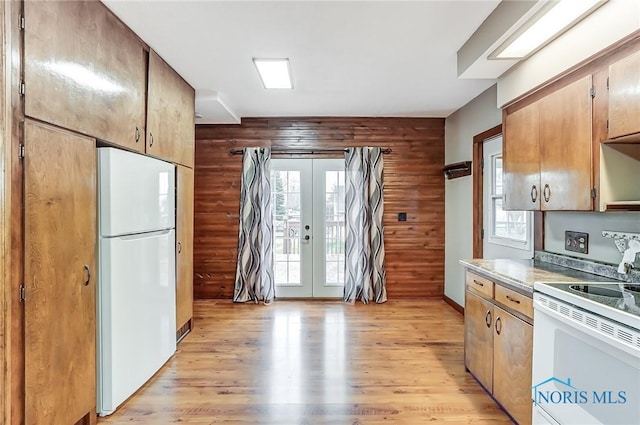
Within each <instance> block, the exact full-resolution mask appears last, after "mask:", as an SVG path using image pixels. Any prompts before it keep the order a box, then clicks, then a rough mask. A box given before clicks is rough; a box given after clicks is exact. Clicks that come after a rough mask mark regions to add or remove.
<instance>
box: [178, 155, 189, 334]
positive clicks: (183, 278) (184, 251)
mask: <svg viewBox="0 0 640 425" xmlns="http://www.w3.org/2000/svg"><path fill="white" fill-rule="evenodd" d="M176 170H177V179H176V180H177V186H178V190H177V202H176V205H177V220H176V226H177V227H176V266H177V267H176V269H177V282H176V326H177V330H179V329H180V328H182V327H183V326H184V325H185V324H186V323H187V322H189V320H191V318H192V316H193V170H192V169H191V168H187V167H183V166H180V165H178V167H176Z"/></svg>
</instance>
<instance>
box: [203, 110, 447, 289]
mask: <svg viewBox="0 0 640 425" xmlns="http://www.w3.org/2000/svg"><path fill="white" fill-rule="evenodd" d="M250 146H272V147H277V148H345V147H350V146H381V147H389V148H391V149H393V152H392V153H391V154H388V155H385V157H384V160H385V172H384V173H385V188H384V196H385V199H384V204H385V205H384V208H385V211H384V225H385V248H386V265H387V291H388V295H389V298H408V297H442V295H443V292H444V177H443V172H442V167H443V165H444V119H443V118H324V117H323V118H249V119H243V120H242V124H241V125H198V126H196V165H195V229H194V295H195V298H231V297H232V294H233V284H234V278H235V271H236V256H237V240H238V212H239V208H240V207H239V203H240V178H241V174H240V173H241V164H242V156H241V155H235V156H233V155H230V153H229V149H231V148H243V147H250ZM338 155H340V154H338ZM399 212H406V213H407V221H406V222H398V221H397V215H398V213H399Z"/></svg>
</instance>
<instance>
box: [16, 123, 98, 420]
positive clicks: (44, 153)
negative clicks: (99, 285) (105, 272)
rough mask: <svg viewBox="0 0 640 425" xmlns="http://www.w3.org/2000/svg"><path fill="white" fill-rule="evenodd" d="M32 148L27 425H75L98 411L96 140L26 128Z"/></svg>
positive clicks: (42, 127) (27, 165) (28, 226)
mask: <svg viewBox="0 0 640 425" xmlns="http://www.w3.org/2000/svg"><path fill="white" fill-rule="evenodd" d="M25 148H26V155H25V159H24V164H25V189H24V190H25V287H26V300H25V375H26V376H25V380H26V382H25V385H26V394H25V414H26V424H27V425H35V424H49V425H69V424H74V423H76V422H77V421H78V420H79V419H81V418H82V417H84V416H85V415H86V414H87V413H91V412H92V414H95V406H96V286H95V277H94V276H95V275H96V268H95V264H94V261H95V247H96V203H97V200H96V152H95V140H94V139H89V138H86V137H81V136H78V135H75V134H72V133H69V132H66V131H62V130H58V129H54V128H52V127H48V126H45V125H42V124H36V123H33V122H30V121H27V122H26V124H25ZM52 158H55V161H52V160H51V159H52Z"/></svg>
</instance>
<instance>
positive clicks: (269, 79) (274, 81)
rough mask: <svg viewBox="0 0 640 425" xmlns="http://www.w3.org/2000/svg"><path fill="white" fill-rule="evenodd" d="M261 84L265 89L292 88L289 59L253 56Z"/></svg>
mask: <svg viewBox="0 0 640 425" xmlns="http://www.w3.org/2000/svg"><path fill="white" fill-rule="evenodd" d="M253 63H254V65H255V66H256V69H257V70H258V74H259V75H260V79H261V80H262V85H264V88H265V89H292V88H293V82H292V80H291V67H290V66H289V59H287V58H285V59H258V58H253Z"/></svg>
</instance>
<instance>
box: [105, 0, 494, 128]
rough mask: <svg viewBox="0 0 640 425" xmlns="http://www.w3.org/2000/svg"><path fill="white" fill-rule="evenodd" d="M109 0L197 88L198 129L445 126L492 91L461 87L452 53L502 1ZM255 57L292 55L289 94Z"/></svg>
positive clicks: (469, 83) (485, 83) (483, 85)
mask: <svg viewBox="0 0 640 425" xmlns="http://www.w3.org/2000/svg"><path fill="white" fill-rule="evenodd" d="M104 3H105V4H106V5H107V6H108V7H109V8H110V9H111V10H113V12H114V13H115V14H116V15H117V16H119V17H120V18H121V19H122V20H123V21H124V22H125V23H126V24H127V25H129V26H130V27H131V28H132V29H133V30H134V31H135V32H136V33H137V34H138V35H139V36H140V37H141V38H142V39H143V40H145V42H147V44H149V46H150V47H151V48H152V49H154V50H155V51H156V52H158V54H160V56H162V57H163V58H164V59H165V60H166V61H167V62H168V63H169V64H170V65H171V66H173V68H174V69H175V70H176V71H177V72H178V73H179V74H180V75H182V76H183V77H184V78H185V80H187V82H189V84H191V85H192V86H193V87H194V88H195V89H196V111H197V112H199V113H201V114H202V115H203V118H201V119H197V120H196V122H197V123H223V122H238V120H239V118H241V117H269V116H407V117H446V116H448V115H449V114H450V113H452V112H453V111H455V110H456V109H458V108H460V107H461V106H463V105H465V104H466V103H467V102H469V101H470V100H471V99H473V98H474V97H476V96H477V95H478V94H480V93H482V92H483V91H484V90H486V89H487V88H488V87H490V86H491V85H492V84H494V82H495V80H494V79H459V78H458V77H457V75H458V72H457V65H456V52H457V51H458V49H460V48H461V47H462V46H463V45H464V44H465V42H466V41H467V39H469V37H470V36H471V35H472V34H473V33H474V31H475V30H476V29H477V28H478V27H479V26H480V24H482V22H483V21H484V20H485V18H486V17H487V16H488V15H489V14H490V13H491V12H492V11H493V10H494V9H495V8H496V6H497V5H498V3H500V1H499V0H467V1H457V0H443V1H327V0H325V1H280V2H273V1H253V2H250V1H212V0H210V1H193V2H192V1H175V0H174V1H166V0H163V1H148V0H145V1H131V0H104ZM253 57H261V58H268V57H288V58H289V59H290V62H291V69H292V73H293V80H294V87H295V88H294V90H288V91H282V90H281V91H268V90H265V89H264V88H263V87H262V84H261V82H260V79H259V77H258V75H257V73H256V70H255V68H254V66H253V63H252V60H251V59H252V58H253ZM496 77H497V75H496Z"/></svg>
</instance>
